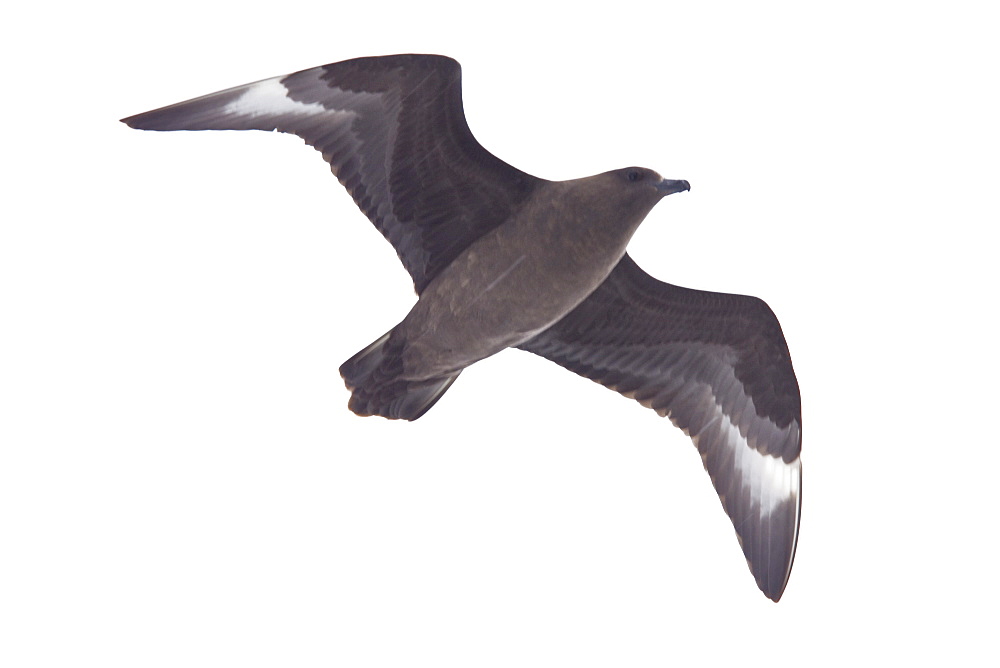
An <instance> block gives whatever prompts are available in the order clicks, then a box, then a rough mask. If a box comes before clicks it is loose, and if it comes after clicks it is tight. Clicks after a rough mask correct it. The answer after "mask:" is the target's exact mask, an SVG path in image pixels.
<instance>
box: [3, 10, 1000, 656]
mask: <svg viewBox="0 0 1000 668" xmlns="http://www.w3.org/2000/svg"><path fill="white" fill-rule="evenodd" d="M398 5H399V6H397V3H386V2H379V3H374V2H372V3H365V2H351V3H340V2H336V1H331V2H323V3H305V4H304V3H297V2H284V3H278V4H274V3H254V2H240V3H232V4H229V3H227V4H225V5H223V4H221V3H206V2H196V3H189V2H171V3H154V6H150V5H149V4H148V3H112V4H109V3H104V4H101V3H98V4H97V5H96V6H95V5H92V4H90V3H80V4H75V5H73V7H72V8H67V7H59V6H58V5H49V6H44V7H41V6H39V8H38V9H34V10H23V9H14V10H8V14H7V18H6V19H5V27H4V32H5V38H4V41H3V43H2V46H0V49H2V50H3V54H2V62H3V66H2V67H3V71H4V86H3V89H4V100H5V102H4V105H3V110H2V112H0V113H2V115H3V116H2V120H3V131H4V138H3V146H2V155H3V161H2V164H3V169H4V171H5V174H4V175H3V180H2V183H3V216H2V223H0V224H2V228H0V318H2V327H0V339H2V342H0V447H2V457H0V664H2V665H3V666H10V667H21V666H79V665H100V666H106V667H117V666H129V667H132V666H241V667H244V666H297V667H298V666H349V667H353V666H365V667H367V666H413V665H433V666H570V665H572V666H659V665H666V664H672V665H690V663H691V662H694V661H697V662H700V663H705V664H709V665H711V664H718V665H721V664H723V663H725V664H730V665H731V664H734V663H737V664H738V665H774V664H776V663H793V662H794V663H799V664H802V665H822V664H825V663H833V662H838V663H839V662H850V663H851V664H852V665H854V664H862V665H863V664H875V663H892V664H899V663H902V662H904V661H914V660H924V661H929V662H934V663H937V664H942V663H944V662H948V663H949V664H952V665H975V664H986V663H988V662H989V661H990V660H991V658H992V660H995V658H996V637H995V635H996V632H997V621H998V619H997V618H998V616H997V611H996V600H997V597H998V595H1000V587H998V576H997V573H998V568H997V562H998V560H1000V559H998V557H1000V555H998V548H997V546H996V527H997V518H996V510H997V506H998V502H997V491H996V489H995V487H994V484H995V483H994V480H995V472H996V470H997V465H998V463H1000V461H998V459H1000V458H998V454H997V449H998V445H1000V443H998V440H1000V439H998V436H997V429H996V426H995V423H996V419H997V408H998V395H997V391H996V384H995V380H994V379H995V378H996V377H997V374H998V371H1000V369H998V364H997V359H996V348H997V324H996V321H995V316H994V312H995V311H996V306H997V297H996V288H997V283H998V280H997V274H998V272H997V270H996V268H995V264H994V263H995V262H996V247H997V242H996V238H995V228H996V226H997V223H998V222H1000V214H998V206H997V200H996V193H997V183H998V181H997V177H998V166H997V165H998V163H997V160H998V158H997V155H998V152H1000V145H998V144H1000V142H998V131H997V118H1000V109H998V104H997V101H996V91H997V71H996V65H997V63H998V62H1000V54H998V49H997V47H996V31H995V24H994V23H992V21H991V20H990V19H989V17H988V15H987V13H986V12H985V11H983V10H984V9H985V8H986V7H988V6H989V4H988V3H985V2H984V3H962V2H959V3H948V4H942V3H925V2H906V3H903V2H899V3H890V2H837V3H803V2H784V3H782V2H777V3H776V2H754V3H746V2H741V3H716V2H698V3H694V2H683V3H681V2H660V3H653V2H622V3H600V4H597V5H594V6H593V8H588V6H587V5H586V4H582V3H573V4H567V5H565V6H560V7H556V6H553V5H546V4H544V3H540V2H532V3H523V4H521V3H515V2H502V3H490V4H487V5H485V6H483V7H482V8H473V7H474V6H473V5H472V4H470V3H455V5H454V6H449V5H448V4H441V3H433V2H406V3H398ZM26 11H30V13H25V12H26ZM11 12H13V13H11ZM18 12H21V14H20V15H18ZM408 51H416V52H436V53H444V54H448V55H451V56H453V57H455V58H457V59H458V60H460V61H461V63H462V65H463V72H464V82H465V86H464V87H465V101H466V110H467V116H468V120H469V123H470V125H471V127H472V129H473V132H474V133H475V134H476V136H477V137H478V138H479V140H480V141H481V142H482V143H483V144H484V145H485V146H486V147H487V148H489V149H490V150H491V151H493V152H494V153H496V154H497V155H498V156H499V157H501V158H503V159H504V160H506V161H508V162H510V163H511V164H513V165H515V166H517V167H519V168H521V169H524V170H525V171H528V172H531V173H533V174H536V175H538V176H542V177H545V178H549V179H563V178H572V177H577V176H584V175H588V174H592V173H596V172H601V171H605V170H607V169H612V168H617V167H623V166H628V165H631V164H638V165H643V166H648V167H651V168H653V169H656V170H657V171H659V172H661V173H662V174H663V175H664V176H667V177H671V178H684V179H688V180H690V181H691V183H692V190H691V192H690V193H685V194H681V195H675V196H672V197H670V198H668V199H666V200H664V201H663V202H662V203H661V204H660V205H659V206H658V207H657V208H656V209H655V210H654V211H653V213H652V214H651V215H650V216H649V218H647V220H646V222H645V224H644V226H643V227H642V228H641V229H640V231H639V233H638V234H637V235H636V236H635V238H634V239H633V242H632V244H631V247H630V251H631V253H632V254H633V256H634V257H635V258H636V259H637V261H638V262H639V263H640V265H642V266H643V267H644V268H645V269H646V270H647V271H649V272H650V273H651V274H653V275H655V276H657V277H658V278H660V279H662V280H666V281H669V282H673V283H676V284H680V285H685V286H690V287H697V288H702V289H710V290H720V291H729V292H740V293H745V294H752V295H757V296H760V297H762V298H764V299H765V300H767V301H768V303H769V304H770V305H771V307H772V308H773V309H774V311H775V312H776V313H777V314H778V317H779V319H780V320H781V323H782V326H783V328H784V331H785V334H786V337H787V339H788V343H789V347H790V349H791V353H792V358H793V361H794V363H795V369H796V371H797V373H798V377H799V382H800V384H801V388H802V397H803V418H804V434H805V439H804V443H803V461H804V476H805V480H804V507H803V519H802V531H801V539H800V542H799V551H798V556H797V559H796V563H795V569H794V571H793V573H792V578H791V581H790V583H789V585H788V589H787V590H786V592H785V597H784V599H783V600H782V601H781V602H780V603H779V604H777V605H775V604H773V603H771V602H770V601H768V600H767V599H765V598H764V597H763V596H762V595H761V594H760V593H759V592H758V590H757V588H756V586H755V585H754V582H753V579H752V577H751V576H750V574H749V572H748V570H747V568H746V565H745V563H744V560H743V557H742V554H741V552H740V549H739V546H738V544H737V542H736V540H735V537H734V534H733V530H732V527H731V525H730V523H729V521H728V519H727V518H726V516H725V515H724V513H723V512H722V509H721V507H720V505H719V502H718V500H717V497H716V496H715V494H714V492H713V490H712V488H711V485H710V483H709V479H708V476H707V475H706V474H705V473H704V471H703V469H702V466H701V463H700V460H699V458H698V456H697V454H696V452H695V450H694V448H693V447H692V446H691V444H690V442H689V441H688V440H687V439H686V437H684V436H683V434H681V433H680V432H679V431H677V430H675V429H673V428H672V427H671V426H670V424H669V423H668V422H667V421H666V420H663V419H660V418H658V417H656V415H655V414H654V413H652V412H651V411H648V410H645V409H643V408H641V407H640V406H638V405H637V404H634V403H633V402H630V401H628V400H625V399H623V398H621V397H619V396H617V395H615V394H614V393H612V392H609V391H607V390H605V389H603V388H601V387H599V386H598V385H596V384H594V383H590V382H589V381H586V380H583V379H580V378H578V377H576V376H574V375H572V374H570V373H568V372H566V371H564V370H562V369H560V368H558V367H556V366H555V365H553V364H550V363H548V362H546V361H544V360H542V359H540V358H535V357H533V356H531V355H528V354H526V353H521V352H517V351H508V352H505V353H502V354H500V355H498V356H496V357H494V358H492V359H489V360H486V361H484V362H482V363H479V364H477V365H475V366H474V367H472V368H470V369H469V370H467V371H466V372H465V373H463V375H462V377H461V379H460V380H459V381H458V382H457V383H456V384H455V385H454V386H453V387H452V389H451V390H450V391H449V393H448V394H447V395H446V396H445V397H444V399H442V401H441V402H440V403H439V404H438V405H437V406H435V408H434V409H433V410H432V411H431V412H430V413H428V414H427V415H426V416H425V417H424V418H422V419H421V420H419V421H418V422H415V423H393V422H389V421H385V420H380V419H376V418H367V419H363V418H358V417H355V416H353V415H352V414H351V413H350V412H349V411H348V410H347V408H346V403H347V396H348V395H347V392H346V391H345V390H344V389H343V386H342V383H341V380H340V377H339V375H338V373H337V368H338V366H339V365H340V363H341V362H343V361H344V360H345V359H347V358H348V357H350V356H351V355H353V354H354V353H355V352H356V351H357V350H359V349H360V348H362V347H364V346H365V345H367V344H368V343H369V342H371V341H372V340H373V339H375V338H376V337H378V336H379V335H381V334H382V333H383V332H385V331H386V330H388V329H389V328H390V327H391V326H392V325H393V324H395V323H396V322H397V321H398V320H399V319H400V318H402V316H403V315H404V314H405V312H406V311H407V309H408V308H409V306H410V304H411V303H412V301H413V299H414V297H413V294H412V289H411V284H410V282H409V279H408V277H407V275H406V273H405V272H404V271H403V269H402V268H401V266H400V265H399V263H398V261H397V260H396V257H395V254H394V252H393V250H392V249H391V247H390V246H389V245H388V244H387V243H385V241H384V240H383V239H381V237H380V235H379V234H378V233H377V232H376V231H375V229H374V228H373V226H371V225H370V224H369V223H368V222H367V221H366V220H365V218H364V217H363V216H362V215H361V214H360V213H359V212H358V211H357V209H356V207H355V206H354V204H353V203H352V202H351V200H350V198H349V197H348V195H347V194H346V193H345V192H344V191H343V189H342V188H341V187H340V185H339V184H338V183H337V182H336V180H335V179H334V178H333V177H332V176H331V175H330V173H329V170H328V168H327V166H326V165H325V163H323V161H322V160H321V158H320V156H319V155H318V154H317V153H315V152H314V151H312V150H311V149H309V148H308V147H305V146H303V145H302V142H301V141H300V140H299V139H297V138H295V137H289V136H284V135H269V134H265V133H148V132H145V133H144V132H138V131H133V130H130V129H128V128H127V127H125V126H124V125H122V124H120V123H118V122H117V119H119V118H122V117H124V116H128V115H131V114H135V113H139V112H142V111H146V110H148V109H152V108H155V107H159V106H162V105H165V104H169V103H173V102H177V101H180V100H184V99H187V98H190V97H194V96H197V95H201V94H204V93H208V92H212V91H215V90H219V89H222V88H227V87H230V86H234V85H238V84H242V83H247V82H250V81H255V80H258V79H261V78H265V77H270V76H275V75H279V74H284V73H288V72H292V71H295V70H298V69H303V68H307V67H311V66H315V65H320V64H323V63H327V62H333V61H338V60H343V59H347V58H351V57H356V56H362V55H379V54H387V53H398V52H408Z"/></svg>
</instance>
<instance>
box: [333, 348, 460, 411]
mask: <svg viewBox="0 0 1000 668" xmlns="http://www.w3.org/2000/svg"><path fill="white" fill-rule="evenodd" d="M403 347H404V342H403V341H402V340H400V339H398V338H396V337H393V335H392V332H389V333H388V334H385V335H383V336H382V337H381V338H379V339H377V340H376V341H374V342H373V343H372V344H371V345H369V346H368V347H366V348H365V349H363V350H361V351H360V352H359V353H357V354H356V355H355V356H354V357H352V358H351V359H349V360H347V361H346V362H344V363H343V364H342V365H341V367H340V375H341V376H343V378H344V384H345V385H346V386H347V389H349V390H351V399H350V401H349V402H348V404H347V407H348V408H350V409H351V410H352V411H353V412H355V413H357V414H358V415H380V416H382V417H385V418H389V419H392V420H397V419H401V420H416V419H417V418H419V417H420V416H421V415H423V414H424V413H426V412H427V411H428V410H430V408H431V406H433V405H434V404H435V403H437V401H438V399H440V398H441V395H443V394H444V393H445V392H446V391H447V390H448V388H449V387H451V384H452V383H454V382H455V379H456V378H458V375H459V374H460V373H461V370H459V371H457V372H455V373H454V374H450V375H447V376H441V377H438V378H429V379H422V380H418V381H414V380H406V379H404V378H402V377H401V376H402V374H403V359H402V352H403Z"/></svg>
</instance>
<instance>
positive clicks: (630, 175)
mask: <svg viewBox="0 0 1000 668" xmlns="http://www.w3.org/2000/svg"><path fill="white" fill-rule="evenodd" d="M625 178H626V179H628V180H629V181H641V180H642V172H640V171H639V170H638V169H630V170H628V172H627V173H626V174H625Z"/></svg>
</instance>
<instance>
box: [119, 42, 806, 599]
mask: <svg viewBox="0 0 1000 668" xmlns="http://www.w3.org/2000/svg"><path fill="white" fill-rule="evenodd" d="M123 122H124V123H126V124H127V125H129V126H130V127H133V128H139V129H142V130H266V131H275V130H277V131H279V132H286V133H290V134H294V135H297V136H299V137H301V138H302V139H304V140H305V142H306V143H307V144H309V145H310V146H312V147H313V148H315V149H316V150H318V151H320V152H321V153H322V155H323V158H324V160H326V161H327V162H328V163H329V164H330V167H331V168H332V170H333V173H334V174H335V175H336V176H337V178H338V179H339V180H340V182H341V183H342V184H343V185H344V187H345V188H347V190H348V192H349V193H350V194H351V196H352V197H353V198H354V201H355V202H356V203H357V205H358V207H360V209H361V210H362V211H363V212H364V213H365V215H366V216H368V218H369V219H370V220H371V221H372V222H373V223H374V224H375V226H376V227H377V228H378V230H379V231H380V232H381V233H382V234H383V235H384V236H385V238H386V239H387V240H388V241H389V243H391V244H392V245H393V247H394V248H395V250H396V252H397V254H398V255H399V259H400V260H401V261H402V263H403V266H404V267H405V268H406V270H407V271H408V272H409V274H410V276H411V277H412V279H413V284H414V288H415V290H416V293H417V295H418V300H417V302H416V304H415V305H414V306H413V308H412V310H411V311H410V312H409V313H408V314H407V315H406V317H405V318H403V320H402V321H401V322H400V323H399V324H398V325H396V326H395V327H394V328H393V329H392V330H391V331H389V332H388V333H386V334H385V335H383V336H381V337H379V338H378V339H376V340H375V341H374V342H373V343H372V344H371V345H369V346H368V347H367V348H365V349H364V350H362V351H360V352H359V353H357V354H356V355H354V357H352V358H350V359H349V360H347V362H345V363H344V364H343V366H341V368H340V373H341V375H342V376H343V378H344V381H345V384H346V385H347V388H348V389H349V390H350V391H351V398H350V401H349V404H348V406H349V408H350V409H351V410H352V411H354V412H355V413H357V414H359V415H380V416H383V417H386V418H394V419H395V418H401V419H405V420H415V419H417V418H419V417H420V416H421V415H423V414H424V413H425V412H426V411H427V410H428V409H430V408H431V406H433V405H434V403H435V402H437V401H438V400H439V399H440V398H441V396H442V395H443V394H444V392H445V391H446V390H447V389H448V388H449V387H450V386H451V384H452V383H453V382H454V381H455V379H456V378H457V377H458V376H459V374H460V373H461V372H462V370H463V369H464V368H465V367H467V366H469V365H470V364H473V363H475V362H476V361H478V360H481V359H483V358H485V357H488V356H490V355H493V354H495V353H497V352H500V351H501V350H504V349H505V348H511V347H515V348H520V349H522V350H527V351H530V352H532V353H535V354H536V355H539V356H541V357H544V358H547V359H549V360H551V361H553V362H555V363H556V364H559V365H561V366H563V367H565V368H567V369H569V370H570V371H573V372H575V373H577V374H579V375H581V376H584V377H586V378H590V379H591V380H594V381H596V382H598V383H600V384H602V385H604V386H606V387H608V388H610V389H612V390H615V391H616V392H619V393H621V394H623V395H624V396H626V397H630V398H632V399H635V400H636V401H638V402H639V403H641V404H642V405H644V406H647V407H649V408H651V409H653V410H655V411H656V412H657V413H659V414H660V415H661V416H667V417H669V418H670V420H671V421H672V422H673V423H674V424H675V425H676V426H678V427H680V428H681V429H683V430H684V431H685V432H686V433H687V434H688V435H690V436H691V438H692V439H693V441H694V443H695V445H696V447H697V448H698V451H699V452H700V454H701V457H702V461H703V462H704V465H705V468H706V469H707V471H708V473H709V476H710V477H711V479H712V483H713V484H714V486H715V489H716V491H717V492H718V495H719V498H720V499H721V500H722V506H723V508H724V509H725V511H726V513H727V514H728V515H729V517H730V519H731V520H732V522H733V525H734V527H735V529H736V534H737V537H738V539H739V542H740V545H741V546H742V548H743V553H744V555H745V556H746V560H747V563H748V564H749V566H750V571H751V573H752V574H753V576H754V578H755V580H756V581H757V585H758V587H760V589H761V591H763V593H764V594H765V595H766V596H767V597H769V598H771V599H772V600H774V601H777V600H778V599H779V598H780V597H781V595H782V592H783V591H784V589H785V585H786V584H787V582H788V576H789V573H790V572H791V568H792V561H793V558H794V555H795V546H796V541H797V537H798V529H799V514H800V508H801V488H802V465H801V461H800V458H799V452H800V449H801V443H802V428H801V425H802V418H801V407H800V397H799V388H798V383H797V381H796V378H795V373H794V371H793V370H792V362H791V358H790V356H789V353H788V347H787V345H786V343H785V339H784V336H783V334H782V331H781V327H780V326H779V324H778V320H777V318H776V317H775V316H774V314H773V313H772V311H771V309H770V308H768V306H767V304H765V303H764V302H763V301H761V300H760V299H757V298H754V297H745V296H741V295H731V294H719V293H713V292H704V291H700V290H692V289H688V288H682V287H677V286H674V285H670V284H668V283H663V282H661V281H659V280H657V279H655V278H653V277H652V276H650V275H648V274H647V273H645V272H644V271H643V270H642V269H641V268H639V266H638V265H637V264H636V263H635V262H634V261H633V260H632V259H631V258H630V257H629V256H628V255H627V254H626V246H627V245H628V242H629V240H630V239H631V237H632V234H633V233H634V232H635V231H636V229H637V228H638V226H639V224H640V223H641V222H642V220H643V219H644V218H645V217H646V215H647V214H648V213H649V212H650V210H652V208H653V207H654V206H655V205H656V204H657V202H659V201H660V200H661V199H662V198H663V197H665V196H667V195H670V194H673V193H678V192H681V191H685V190H689V189H690V186H689V184H688V182H687V181H682V180H670V179H664V178H662V177H660V175H659V174H657V173H656V172H654V171H652V170H649V169H644V168H640V167H628V168H624V169H617V170H614V171H610V172H605V173H603V174H598V175H596V176H589V177H586V178H580V179H575V180H570V181H547V180H545V179H541V178H538V177H535V176H531V175H530V174H526V173H524V172H522V171H520V170H518V169H516V168H514V167H512V166H510V165H508V164H506V163H505V162H503V161H502V160H500V159H498V158H497V157H495V156H494V155H492V154H491V153H489V152H488V151H487V150H486V149H484V148H483V147H482V146H481V145H480V144H479V143H478V142H477V141H476V139H475V138H474V137H473V135H472V132H471V131H470V130H469V126H468V124H467V123H466V119H465V112H464V109H463V106H462V92H461V69H460V67H459V64H458V63H457V62H456V61H454V60H452V59H450V58H446V57H443V56H434V55H397V56H385V57H375V58H358V59H355V60H348V61H344V62H340V63H333V64H330V65H324V66H322V67H316V68H312V69H308V70H303V71H301V72H296V73H294V74H289V75H287V76H281V77H275V78H272V79H265V80H263V81H259V82H256V83H251V84H247V85H245V86H239V87H237V88H231V89H228V90H224V91H221V92H218V93H213V94H211V95H206V96H203V97H199V98H196V99H193V100H189V101H187V102H181V103H178V104H174V105H171V106H168V107H163V108H162V109H157V110H155V111H150V112H147V113H144V114H138V115H136V116H132V117H129V118H126V119H123Z"/></svg>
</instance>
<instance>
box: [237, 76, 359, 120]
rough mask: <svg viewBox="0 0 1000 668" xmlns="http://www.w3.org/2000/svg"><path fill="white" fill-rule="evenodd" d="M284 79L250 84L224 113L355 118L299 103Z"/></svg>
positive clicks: (279, 78) (347, 113)
mask: <svg viewBox="0 0 1000 668" xmlns="http://www.w3.org/2000/svg"><path fill="white" fill-rule="evenodd" d="M283 78H284V77H275V78H273V79H265V80H264V81H258V82H257V83H254V84H250V85H249V86H248V87H247V89H246V92H244V93H243V94H242V95H240V96H239V97H238V98H236V99H235V100H233V101H232V102H230V103H229V104H227V105H226V106H225V108H224V109H223V112H224V113H226V114H232V115H234V116H244V117H246V116H249V117H251V118H252V117H254V116H274V115H285V114H291V115H295V116H314V115H316V114H333V115H345V116H353V115H354V114H353V113H352V112H348V111H337V110H334V109H327V108H326V107H324V106H323V105H322V104H319V103H318V102H309V103H306V102H298V101H296V100H293V99H291V98H290V97H288V89H287V88H285V86H284V85H283V84H282V83H281V80H282V79H283Z"/></svg>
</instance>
